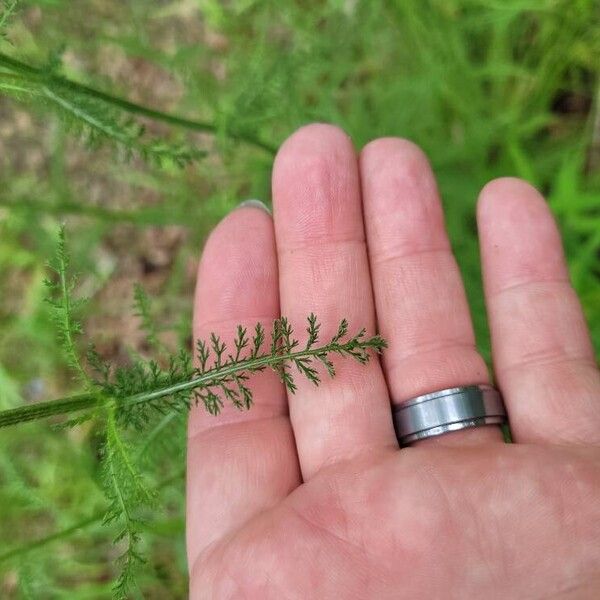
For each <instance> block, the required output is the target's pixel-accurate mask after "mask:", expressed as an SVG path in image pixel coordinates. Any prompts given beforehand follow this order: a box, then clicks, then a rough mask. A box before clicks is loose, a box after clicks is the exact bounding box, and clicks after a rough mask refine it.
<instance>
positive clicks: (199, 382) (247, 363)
mask: <svg viewBox="0 0 600 600" xmlns="http://www.w3.org/2000/svg"><path fill="white" fill-rule="evenodd" d="M350 343H352V342H349V343H340V344H330V345H328V346H323V347H320V348H311V349H310V350H306V349H304V350H298V351H296V352H288V353H286V354H278V355H275V356H274V355H272V354H263V355H261V356H258V357H256V358H249V359H245V360H241V361H239V362H235V363H233V364H229V365H225V366H223V367H219V368H213V369H210V370H209V371H206V372H205V373H203V374H202V375H199V376H197V377H192V378H191V379H186V380H185V381H181V382H178V383H174V384H170V385H167V386H165V387H162V388H159V389H157V390H152V391H150V392H141V393H139V394H133V395H132V396H127V397H125V398H114V399H112V398H107V397H103V396H102V395H101V394H93V393H83V394H78V395H77V396H70V397H67V398H59V399H58V400H49V401H48V402H39V403H37V404H31V405H27V406H19V407H17V408H11V409H8V410H4V411H2V412H0V428H2V427H7V426H9V425H16V424H17V423H24V422H26V421H35V420H38V419H45V418H47V417H51V416H56V415H64V414H69V413H72V412H76V411H81V410H85V409H90V408H96V407H97V406H100V405H101V404H105V403H108V402H115V401H116V402H118V404H119V405H120V406H134V405H136V404H141V403H143V402H149V401H150V400H156V399H157V398H163V397H165V396H172V395H173V394H176V393H177V392H183V391H186V390H190V391H191V390H193V389H195V388H198V387H203V386H206V385H207V384H209V383H211V382H214V381H215V380H216V381H218V380H220V379H222V378H223V377H226V376H228V375H232V374H233V373H238V372H241V371H256V370H257V369H259V368H261V367H267V366H273V365H275V364H278V363H281V362H287V361H293V360H294V359H298V358H304V357H310V356H316V355H318V354H323V353H324V352H340V351H342V352H343V351H344V350H347V349H348V348H350V345H349V344H350ZM353 347H356V344H355V345H354V346H353ZM364 347H365V348H366V347H369V345H368V344H366V343H365V344H364Z"/></svg>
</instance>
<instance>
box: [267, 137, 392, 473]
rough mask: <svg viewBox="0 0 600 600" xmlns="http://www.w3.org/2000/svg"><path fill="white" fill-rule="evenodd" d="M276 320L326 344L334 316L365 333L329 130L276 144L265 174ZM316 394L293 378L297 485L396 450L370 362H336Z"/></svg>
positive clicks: (343, 179) (349, 174) (341, 158)
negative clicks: (365, 456) (311, 319)
mask: <svg viewBox="0 0 600 600" xmlns="http://www.w3.org/2000/svg"><path fill="white" fill-rule="evenodd" d="M273 204H274V217H275V231H276V238H277V251H278V255H279V273H280V282H279V286H280V293H281V312H282V314H283V315H285V316H287V317H289V318H290V319H291V321H292V323H293V324H294V325H295V326H296V327H295V328H296V331H303V330H304V328H305V320H306V316H307V315H308V314H309V313H310V312H314V313H315V314H316V315H317V317H319V319H320V320H321V321H322V323H323V330H322V336H321V339H322V340H326V339H328V338H331V336H332V335H333V334H334V333H335V332H336V330H337V326H338V324H339V322H340V320H341V319H342V318H347V319H348V321H349V323H350V327H351V328H353V329H356V330H358V329H360V328H362V327H366V328H367V329H368V331H369V332H370V333H373V332H374V327H375V314H374V307H373V300H372V290H371V282H370V278H369V265H368V258H367V251H366V246H365V239H364V230H363V222H362V212H361V201H360V190H359V182H358V168H357V164H356V155H355V152H354V149H353V147H352V144H351V142H350V139H349V138H348V137H347V136H346V134H344V133H343V132H342V131H341V130H339V129H337V128H335V127H332V126H329V125H309V126H307V127H304V128H302V129H300V130H299V131H297V132H296V133H295V134H294V135H292V136H291V137H290V138H289V139H288V140H287V141H286V142H285V144H284V145H283V146H282V148H281V150H280V151H279V153H278V155H277V158H276V160H275V165H274V170H273ZM336 369H337V376H336V377H335V378H334V379H332V380H329V379H327V380H324V381H323V382H322V384H321V385H320V386H319V387H315V386H313V385H312V384H311V383H310V382H308V381H306V380H304V381H301V380H298V382H297V383H298V391H297V393H296V394H295V395H293V396H292V395H290V397H289V398H288V402H289V405H290V418H291V421H292V424H293V427H294V435H295V438H296V445H297V448H298V456H299V459H300V464H301V467H302V473H303V475H304V478H305V479H307V478H310V477H311V476H312V475H313V474H314V473H315V472H317V471H318V470H319V469H320V468H321V467H323V466H324V465H325V464H329V463H332V462H336V461H338V460H341V459H347V458H350V457H352V456H354V455H356V454H357V453H360V452H364V451H374V450H376V449H381V448H390V447H397V444H396V440H395V436H394V433H393V427H392V422H391V417H390V406H389V399H388V394H387V389H386V385H385V380H384V378H383V375H382V372H381V367H380V365H379V361H378V360H376V359H375V360H371V361H370V363H369V364H368V365H366V366H362V365H359V364H357V363H355V362H353V361H351V360H350V359H341V360H337V361H336Z"/></svg>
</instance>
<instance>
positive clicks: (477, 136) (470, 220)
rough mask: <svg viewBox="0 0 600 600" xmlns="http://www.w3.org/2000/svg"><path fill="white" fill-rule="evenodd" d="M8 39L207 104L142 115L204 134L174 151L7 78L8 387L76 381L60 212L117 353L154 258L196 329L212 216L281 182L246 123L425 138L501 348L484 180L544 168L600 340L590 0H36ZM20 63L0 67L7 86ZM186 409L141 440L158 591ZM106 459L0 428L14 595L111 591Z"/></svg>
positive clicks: (149, 580)
mask: <svg viewBox="0 0 600 600" xmlns="http://www.w3.org/2000/svg"><path fill="white" fill-rule="evenodd" d="M8 4H10V3H6V2H5V5H8ZM0 52H2V53H4V54H6V55H8V56H11V57H13V58H15V59H18V60H19V61H22V62H24V63H26V64H29V65H32V66H35V67H39V68H41V69H48V70H50V69H56V70H57V72H58V73H59V75H60V76H61V77H63V76H64V77H67V78H69V79H70V80H72V81H77V82H79V83H82V84H86V85H88V86H92V87H93V88H95V89H98V90H102V91H104V92H107V93H110V94H113V95H115V96H117V97H120V98H126V99H128V100H130V101H133V102H135V103H137V104H139V105H141V106H146V107H150V108H152V109H156V110H160V111H165V112H167V113H171V114H177V115H182V116H184V117H186V118H189V119H192V120H195V121H201V122H203V123H208V124H210V127H209V128H208V131H204V132H199V131H191V130H189V129H188V128H186V127H179V126H175V127H172V126H169V125H167V124H165V123H161V122H157V121H156V120H153V119H149V118H146V117H143V116H142V117H141V118H140V119H141V121H142V122H143V124H144V125H145V126H146V131H147V133H149V134H150V135H151V136H153V138H154V139H160V140H165V142H168V143H173V144H179V143H185V144H188V145H190V146H192V147H196V148H199V149H202V150H204V151H206V152H207V155H206V157H205V158H203V159H201V160H199V161H196V162H192V163H191V164H189V165H187V166H185V167H183V168H179V167H178V166H177V165H175V164H174V163H173V162H172V161H171V162H170V161H166V162H163V163H161V164H154V163H152V162H146V161H144V160H142V159H141V158H139V157H135V156H133V157H132V158H129V159H127V160H126V157H125V156H124V155H123V153H122V152H121V151H120V150H119V149H118V148H115V147H113V145H112V144H111V143H106V144H103V143H101V142H102V140H101V139H100V140H98V139H90V137H89V136H83V137H84V138H85V139H82V136H81V135H80V132H79V131H78V128H77V123H74V122H73V121H74V120H75V121H76V119H73V118H65V116H64V115H60V114H59V113H58V112H57V111H56V110H55V109H56V107H55V106H52V105H51V104H50V103H48V102H44V101H43V100H41V101H40V100H39V99H36V98H33V99H32V98H30V97H29V96H28V94H26V93H10V94H8V96H9V97H4V98H2V99H1V100H0V332H1V334H0V408H8V407H12V406H17V405H19V404H21V403H24V402H34V401H38V400H42V399H49V398H52V397H55V396H58V395H61V394H66V393H69V392H72V391H75V390H74V389H73V385H72V382H71V380H70V376H69V374H68V372H67V370H66V368H65V365H64V360H63V358H62V356H61V354H60V352H59V351H58V350H57V344H56V340H55V336H54V332H53V329H52V326H51V324H50V321H49V316H48V311H47V309H46V306H45V304H44V302H43V297H44V289H43V285H42V282H43V278H44V276H45V263H46V261H47V260H48V258H49V257H50V256H51V255H52V253H53V248H54V244H55V241H56V232H57V229H58V224H59V223H60V222H62V221H66V223H67V227H68V231H69V237H70V240H71V246H72V254H73V262H74V266H75V269H76V270H77V271H78V272H79V273H80V274H81V275H80V288H81V293H82V294H84V295H86V296H89V297H90V298H91V301H92V302H91V305H90V309H89V312H88V314H86V315H85V319H84V320H85V324H86V334H87V335H88V336H90V337H94V339H95V340H96V341H98V343H99V349H100V351H101V352H102V353H103V354H104V355H105V356H107V357H108V358H110V359H111V360H113V361H115V362H117V363H118V362H121V361H126V360H127V358H128V357H129V356H132V355H135V354H136V353H142V354H147V353H148V352H149V351H150V349H149V348H147V347H146V346H144V342H143V341H142V340H141V338H140V337H139V336H137V335H136V334H135V333H134V331H135V328H136V326H137V325H138V323H137V321H136V319H135V318H132V317H131V304H132V298H133V288H132V285H133V283H134V282H135V281H138V280H139V281H141V282H142V284H143V285H144V286H145V287H146V288H147V289H149V290H150V292H151V294H152V295H154V296H156V301H155V303H154V307H153V311H154V314H155V317H156V320H157V322H158V323H159V326H160V330H161V331H162V335H163V336H164V338H165V340H166V343H168V344H171V345H172V346H177V344H185V343H188V342H189V335H190V334H189V318H190V313H191V306H190V301H191V294H192V290H193V285H194V261H195V260H196V257H197V253H198V249H199V248H200V246H201V243H202V240H203V238H204V237H205V236H206V234H207V232H208V231H209V230H210V228H211V227H212V226H213V225H214V224H215V223H216V222H217V221H218V219H220V218H221V217H222V216H223V215H225V214H226V213H227V212H228V211H229V210H230V209H231V208H232V207H233V206H235V205H236V204H237V203H238V202H239V201H240V200H243V199H245V198H261V199H264V200H267V201H268V200H269V197H270V189H269V178H270V168H271V163H272V158H273V156H272V153H271V152H269V151H268V150H265V148H262V147H259V146H257V145H255V144H252V143H248V142H245V141H241V139H242V138H243V139H246V140H253V139H254V140H262V141H263V142H265V143H266V145H267V146H272V147H277V145H278V144H279V143H281V142H282V141H283V140H284V139H285V137H286V136H287V135H289V134H290V133H291V132H292V131H293V130H294V129H295V128H297V127H298V126H300V125H302V124H305V123H307V122H310V121H315V120H316V121H328V122H332V123H336V124H338V125H340V126H341V127H343V128H344V129H345V130H346V131H347V132H348V133H349V134H350V135H351V136H352V138H353V140H354V142H355V144H356V146H357V148H359V147H360V146H361V145H363V144H364V143H366V142H367V141H369V140H370V139H372V138H374V137H377V136H384V135H385V136H387V135H397V136H403V137H408V138H410V139H412V140H413V141H415V142H417V143H418V144H420V145H421V146H422V147H423V148H424V150H425V151H426V152H427V153H428V155H429V157H430V159H431V162H432V164H433V166H434V169H435V171H436V173H437V176H438V179H439V185H440V189H441V192H442V196H443V200H444V204H445V207H446V214H447V223H448V228H449V231H450V236H451V238H452V241H453V244H454V248H455V252H456V255H457V258H458V260H459V263H460V265H461V268H462V270H463V274H464V278H465V282H466V285H467V290H468V295H469V298H470V301H471V306H472V311H473V316H474V320H475V324H476V330H477V335H478V339H479V343H480V347H481V349H482V351H483V353H484V355H485V356H486V357H489V340H488V334H487V331H486V318H485V311H484V306H483V300H482V293H481V282H480V272H479V264H478V248H477V237H476V228H475V221H474V208H475V201H476V196H477V193H478V191H479V189H480V188H481V186H482V185H483V184H485V183H486V182H487V181H488V180H489V179H491V178H493V177H497V176H501V175H516V176H520V177H524V178H526V179H528V180H529V181H531V182H532V183H534V184H535V185H536V186H538V187H539V188H540V189H541V190H542V191H543V192H544V193H545V194H546V195H547V197H548V199H549V202H550V205H551V207H552V209H553V211H554V212H555V214H556V216H557V218H558V221H559V223H560V226H561V229H562V232H563V235H564V240H565V245H566V251H567V255H568V259H569V264H570V267H571V273H572V278H573V282H574V285H575V287H576V289H577V291H578V292H579V294H580V297H581V299H582V302H583V305H584V308H585V311H586V315H587V318H588V320H589V323H590V326H591V330H592V335H593V338H594V343H595V345H596V348H600V106H599V101H600V98H599V91H600V79H599V75H600V60H599V58H600V6H599V5H598V3H597V2H596V0H539V1H536V0H395V1H393V0H388V1H385V0H363V1H361V0H328V1H319V2H317V1H313V0H303V1H300V0H298V1H295V2H294V1H291V0H290V1H288V0H285V1H284V0H279V1H278V2H274V1H262V2H261V1H253V0H238V1H235V0H232V1H230V2H223V1H221V0H178V1H169V0H163V1H160V2H152V3H149V2H144V1H143V0H129V1H126V2H117V1H116V0H79V1H78V2H76V3H75V2H68V1H66V0H29V1H22V2H20V3H19V4H18V6H17V10H16V12H15V14H14V15H13V16H12V17H11V18H10V20H9V22H8V24H7V25H5V28H4V37H3V38H2V40H1V41H0ZM7 73H8V71H5V70H4V69H3V68H2V67H1V65H0V83H2V82H4V84H5V87H3V88H1V90H0V91H2V90H3V91H4V92H5V93H8V92H7V89H6V82H7V81H13V80H11V79H10V77H9V76H8V75H7ZM0 87H1V86H0ZM86 139H87V141H86ZM308 310H310V307H307V311H308ZM184 430H185V423H184V422H183V419H181V418H170V419H168V420H165V421H164V422H160V423H158V424H157V426H156V429H155V430H153V432H152V433H151V434H150V435H146V436H144V440H142V441H141V442H140V441H138V442H137V444H136V447H137V448H138V451H139V455H138V456H139V459H140V461H141V462H142V464H144V465H145V471H146V473H147V476H148V478H149V480H150V481H151V482H153V483H154V484H155V486H157V487H159V488H160V495H159V497H160V508H159V509H158V510H157V511H156V514H154V515H152V516H151V518H150V520H149V523H148V525H147V529H148V531H147V532H146V534H147V535H146V537H145V546H146V548H145V549H146V555H147V558H148V564H147V566H146V568H145V569H144V570H143V572H142V574H141V576H140V580H139V588H140V589H139V595H140V596H143V597H147V598H184V597H185V596H186V590H187V581H186V564H185V552H184V510H183V489H184V486H183V476H182V475H181V469H182V467H183V465H184V452H185V448H184V445H185V438H184V435H185V434H184ZM167 433H168V435H167ZM166 439H168V442H165V440H166ZM97 467H98V441H97V436H96V435H95V432H94V430H93V427H89V426H82V427H80V428H76V429H73V430H60V429H56V428H55V427H53V426H51V425H49V424H47V423H39V424H38V423H35V424H28V425H25V426H22V427H19V428H15V429H7V430H3V431H0V511H1V514H2V517H1V518H0V597H2V598H36V599H39V598H63V597H65V598H67V597H68V598H103V597H107V596H108V595H109V594H110V591H109V590H110V587H111V581H112V578H113V577H114V566H113V564H112V561H113V559H114V557H115V556H116V555H117V554H118V552H117V551H116V550H115V548H114V547H113V546H112V544H111V538H112V536H113V535H114V532H112V531H110V529H109V528H105V527H102V526H101V514H102V510H103V509H105V508H106V506H105V500H104V498H103V494H102V492H101V490H100V488H99V485H98V472H97V470H98V469H97ZM161 482H162V484H161Z"/></svg>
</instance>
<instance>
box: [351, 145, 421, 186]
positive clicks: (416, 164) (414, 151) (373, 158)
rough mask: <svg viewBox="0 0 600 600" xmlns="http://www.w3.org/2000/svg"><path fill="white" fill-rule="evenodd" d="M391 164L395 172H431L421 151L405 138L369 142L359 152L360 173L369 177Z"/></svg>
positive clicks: (417, 173) (418, 173)
mask: <svg viewBox="0 0 600 600" xmlns="http://www.w3.org/2000/svg"><path fill="white" fill-rule="evenodd" d="M390 163H391V164H393V165H394V166H395V167H396V168H395V170H397V167H398V166H402V168H403V170H404V171H407V172H411V173H415V174H416V175H417V176H420V175H422V174H423V172H429V171H431V167H430V165H429V160H428V158H427V155H426V154H425V152H423V150H422V149H421V148H420V147H419V146H417V144H415V143H414V142H411V141H410V140H408V139H406V138H398V137H383V138H377V139H375V140H371V141H370V142H369V143H368V144H366V145H365V146H364V147H363V149H362V150H361V152H360V164H361V173H362V174H363V176H365V175H366V176H367V177H369V176H370V175H372V174H376V173H377V172H378V171H379V170H380V169H381V167H382V166H383V165H387V164H390Z"/></svg>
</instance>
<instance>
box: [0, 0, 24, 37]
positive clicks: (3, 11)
mask: <svg viewBox="0 0 600 600" xmlns="http://www.w3.org/2000/svg"><path fill="white" fill-rule="evenodd" d="M18 3H19V0H4V1H3V2H2V4H1V5H0V36H2V37H6V33H5V30H6V26H7V25H8V23H9V22H10V20H11V17H12V16H13V14H14V13H15V10H16V9H17V4H18Z"/></svg>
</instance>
